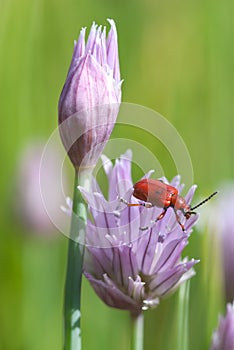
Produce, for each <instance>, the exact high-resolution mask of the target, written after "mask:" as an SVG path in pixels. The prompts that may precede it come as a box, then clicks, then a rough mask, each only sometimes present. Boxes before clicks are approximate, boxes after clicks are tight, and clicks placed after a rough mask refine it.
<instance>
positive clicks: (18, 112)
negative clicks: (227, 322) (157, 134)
mask: <svg viewBox="0 0 234 350" xmlns="http://www.w3.org/2000/svg"><path fill="white" fill-rule="evenodd" d="M232 11H233V2H232V1H231V0H224V1H218V0H212V1H211V0H205V1H201V0H198V1H185V0H184V1H183V0H181V1H177V0H176V1H173V0H167V1H157V0H156V1H155V0H145V1H143V0H134V1H133V0H128V1H123V0H115V1H114V0H108V1H107V0H86V1H85V0H80V1H75V0H68V1H66V2H65V1H61V0H57V1H55V0H47V1H43V0H34V1H30V0H21V1H20V2H19V1H16V0H1V2H0V13H1V15H0V16H1V20H0V77H1V128H0V133H1V135H0V142H1V147H0V152H1V164H2V170H1V180H0V190H1V211H0V222H1V245H0V266H1V268H0V269H1V287H0V349H3V350H39V349H40V350H41V349H50V350H51V349H56V350H57V349H61V348H62V305H63V285H64V278H65V268H66V249H67V239H66V237H64V236H62V235H59V234H58V235H57V238H56V239H54V238H51V239H45V238H40V237H39V235H38V234H37V235H35V234H34V233H33V232H32V230H31V229H26V228H24V226H22V225H20V223H19V221H18V220H16V218H15V214H14V210H13V207H14V203H15V202H16V201H17V192H16V191H15V190H14V184H15V179H16V178H17V163H18V159H19V156H20V154H21V152H22V150H23V149H24V147H26V145H27V144H28V143H29V142H32V141H33V140H34V139H35V140H37V139H42V140H46V139H47V138H48V137H49V135H50V134H51V132H52V131H53V130H54V128H55V127H56V126H57V102H58V98H59V94H60V91H61V88H62V85H63V83H64V80H65V76H66V72H67V69H68V65H69V63H70V59H71V55H72V50H73V40H74V39H76V38H77V36H78V33H79V30H80V28H81V27H82V26H88V27H89V26H90V25H91V23H92V21H93V20H95V21H96V22H97V23H99V24H104V25H105V24H106V18H113V19H115V21H116V24H117V28H118V36H119V52H120V64H121V72H122V77H123V78H124V84H123V101H125V102H133V103H137V104H142V105H145V106H148V107H150V108H152V109H154V110H157V111H158V112H159V113H161V114H162V115H164V116H165V117H166V118H167V119H168V120H169V121H170V122H171V123H172V124H173V125H174V126H175V127H176V129H177V130H178V132H179V133H180V135H181V136H182V137H183V139H184V141H185V143H186V145H187V147H188V149H189V152H190V155H191V159H192V163H193V168H194V175H195V182H196V183H197V184H199V196H200V197H202V196H205V195H207V194H209V193H210V192H212V191H214V190H216V189H217V187H218V186H219V183H220V182H221V181H223V180H224V179H232V178H233V177H234V165H233V154H232V153H233V148H234V141H233V130H234V118H233V108H232V106H233V92H234V75H233V72H232V66H233V62H234V45H233V34H234V31H233V21H231V20H232V18H231V15H232ZM133 132H134V130H133ZM119 133H121V130H120V131H119ZM123 134H124V131H123ZM118 136H120V137H121V134H118ZM132 137H134V135H132ZM142 142H145V145H146V146H147V142H148V140H147V138H145V139H143V140H142ZM151 149H152V146H151ZM153 151H154V153H155V154H156V155H157V156H159V157H160V154H161V149H160V148H157V147H155V148H154V149H153ZM162 152H163V151H162ZM165 167H166V165H165ZM150 168H151V165H150V164H149V169H150ZM166 170H167V171H166V175H167V176H168V177H169V178H171V177H172V176H173V175H175V174H174V172H173V171H170V169H166ZM135 178H137V175H135ZM23 187H24V191H25V192H27V182H26V181H25V184H24V185H23ZM70 188H72V178H71V183H70ZM186 254H188V255H189V256H190V257H195V258H200V259H201V260H202V261H201V263H200V264H199V266H197V267H196V271H197V275H196V277H194V278H193V280H192V281H191V285H190V288H191V297H190V336H189V340H190V347H189V349H192V350H193V349H194V350H195V349H207V348H208V345H209V342H210V336H211V333H212V329H213V327H214V326H215V325H216V322H217V315H218V312H219V311H223V310H224V309H223V302H222V298H221V292H220V279H219V276H217V275H218V274H219V258H218V257H217V256H216V255H215V254H216V249H215V242H212V241H211V242H208V238H207V237H206V235H198V234H194V235H193V236H192V239H191V243H190V245H189V247H187V248H186ZM83 289H84V290H83V302H82V305H83V319H82V331H83V344H84V350H86V349H109V348H111V349H116V350H117V349H123V350H124V349H129V346H130V345H129V333H130V322H129V319H128V314H127V313H125V312H122V311H116V310H112V309H110V308H108V307H106V306H105V305H103V303H102V302H101V301H99V300H98V299H97V297H96V295H95V294H94V292H93V291H92V290H91V288H90V287H89V285H88V283H87V282H86V281H84V284H83ZM176 303H177V295H174V296H173V297H172V298H170V299H168V300H165V301H163V302H162V303H161V305H160V306H159V308H158V309H156V310H153V311H148V312H147V313H146V321H145V349H164V350H167V349H171V348H172V346H173V342H174V339H175V338H174V337H175V336H176V330H177V309H176Z"/></svg>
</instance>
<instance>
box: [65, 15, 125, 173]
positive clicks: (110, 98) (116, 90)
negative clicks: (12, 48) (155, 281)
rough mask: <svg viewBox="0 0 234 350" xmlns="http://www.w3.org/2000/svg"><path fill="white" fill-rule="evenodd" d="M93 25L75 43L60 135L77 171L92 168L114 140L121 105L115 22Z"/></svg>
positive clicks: (67, 79) (68, 75) (83, 29)
mask: <svg viewBox="0 0 234 350" xmlns="http://www.w3.org/2000/svg"><path fill="white" fill-rule="evenodd" d="M108 21H109V23H110V25H111V28H110V31H109V34H108V36H107V38H106V27H104V28H103V29H102V27H101V26H99V27H98V26H97V25H96V24H95V23H93V25H92V27H91V30H90V33H89V37H88V40H87V43H85V31H86V28H82V30H81V32H80V36H79V39H78V41H77V42H75V47H74V53H73V57H72V61H71V64H70V67H69V71H68V74H67V78H66V82H65V84H64V87H63V90H62V93H61V96H60V100H59V107H58V111H59V124H60V135H61V138H62V141H63V144H64V146H65V149H66V150H67V152H68V155H69V157H70V159H71V161H72V163H73V165H74V166H75V167H76V168H79V167H81V166H82V167H92V166H94V165H95V164H96V162H97V159H98V158H99V156H100V153H101V152H102V150H103V148H104V146H105V143H106V142H107V140H108V139H109V137H110V134H111V132H112V129H113V126H114V123H115V120H116V117H117V114H118V111H119V104H120V102H121V83H122V82H121V80H120V70H119V58H118V43H117V31H116V26H115V22H114V21H113V20H110V19H109V20H108Z"/></svg>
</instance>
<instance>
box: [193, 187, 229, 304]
mask: <svg viewBox="0 0 234 350" xmlns="http://www.w3.org/2000/svg"><path fill="white" fill-rule="evenodd" d="M233 208H234V184H233V183H232V182H228V183H226V184H224V185H222V186H221V187H220V188H219V196H218V197H217V198H216V200H215V201H212V202H210V203H209V204H208V205H207V206H204V207H203V208H202V211H203V213H204V215H202V220H201V221H200V222H199V224H200V226H201V230H202V231H204V230H207V229H208V231H209V233H210V236H209V238H210V239H211V240H212V241H213V240H214V239H216V240H218V247H219V249H220V254H221V263H222V274H223V276H222V277H223V282H224V286H223V289H224V294H225V297H226V302H232V301H233V300H234V268H233V266H234V215H233V213H234V211H233Z"/></svg>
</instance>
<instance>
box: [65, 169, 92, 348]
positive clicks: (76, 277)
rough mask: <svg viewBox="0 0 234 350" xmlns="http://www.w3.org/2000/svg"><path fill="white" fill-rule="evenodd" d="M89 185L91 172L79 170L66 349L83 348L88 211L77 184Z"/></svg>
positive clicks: (70, 252) (67, 285)
mask: <svg viewBox="0 0 234 350" xmlns="http://www.w3.org/2000/svg"><path fill="white" fill-rule="evenodd" d="M89 184H90V174H87V173H84V174H81V175H80V174H79V176H78V173H77V172H76V174H75V183H74V195H73V208H72V218H71V228H70V239H69V246H68V260H67V275H66V283H65V299H64V350H81V332H80V316H81V313H80V306H81V279H82V267H83V255H84V239H85V228H86V224H87V211H86V204H85V202H84V199H83V198H82V195H81V193H80V191H79V190H78V189H77V186H78V185H81V186H83V187H85V188H86V189H88V187H89Z"/></svg>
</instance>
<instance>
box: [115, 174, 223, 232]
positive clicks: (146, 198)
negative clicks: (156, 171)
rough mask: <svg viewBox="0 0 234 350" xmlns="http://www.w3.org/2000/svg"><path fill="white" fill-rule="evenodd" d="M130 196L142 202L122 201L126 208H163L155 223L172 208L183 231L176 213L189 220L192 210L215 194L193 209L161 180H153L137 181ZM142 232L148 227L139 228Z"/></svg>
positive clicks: (171, 187)
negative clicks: (180, 213) (179, 212)
mask: <svg viewBox="0 0 234 350" xmlns="http://www.w3.org/2000/svg"><path fill="white" fill-rule="evenodd" d="M133 188H134V190H133V193H132V195H133V196H134V197H136V198H137V199H140V200H142V201H143V202H142V203H128V202H126V201H125V200H124V199H121V201H122V202H124V203H125V204H127V205H128V206H141V205H143V206H144V207H146V208H152V207H158V208H163V211H162V213H161V214H160V215H159V216H158V217H157V218H156V220H155V222H156V221H158V220H161V219H162V218H163V217H164V215H165V214H166V212H167V209H168V208H169V207H171V208H173V210H174V213H175V216H176V220H177V222H178V224H179V225H180V226H181V228H182V230H183V231H185V228H184V225H183V224H182V223H181V221H180V217H179V215H178V213H177V211H178V210H180V211H181V212H182V213H183V215H184V217H185V218H186V219H189V218H190V216H191V215H192V214H196V213H195V212H194V211H193V210H194V209H196V208H198V207H200V205H202V204H204V203H205V202H207V201H208V200H209V199H210V198H211V197H213V196H214V195H215V194H216V193H217V192H214V193H212V194H211V195H210V196H209V197H208V198H206V199H204V200H203V201H202V202H200V203H199V204H197V205H196V206H194V207H191V206H190V205H189V204H188V203H187V202H186V199H185V198H183V197H181V196H180V195H179V194H178V190H177V189H176V188H175V187H173V186H170V185H167V184H166V183H164V182H163V181H161V180H154V179H143V180H140V181H138V182H137V183H136V184H135V185H134V186H133ZM141 229H142V230H146V229H148V227H141Z"/></svg>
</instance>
